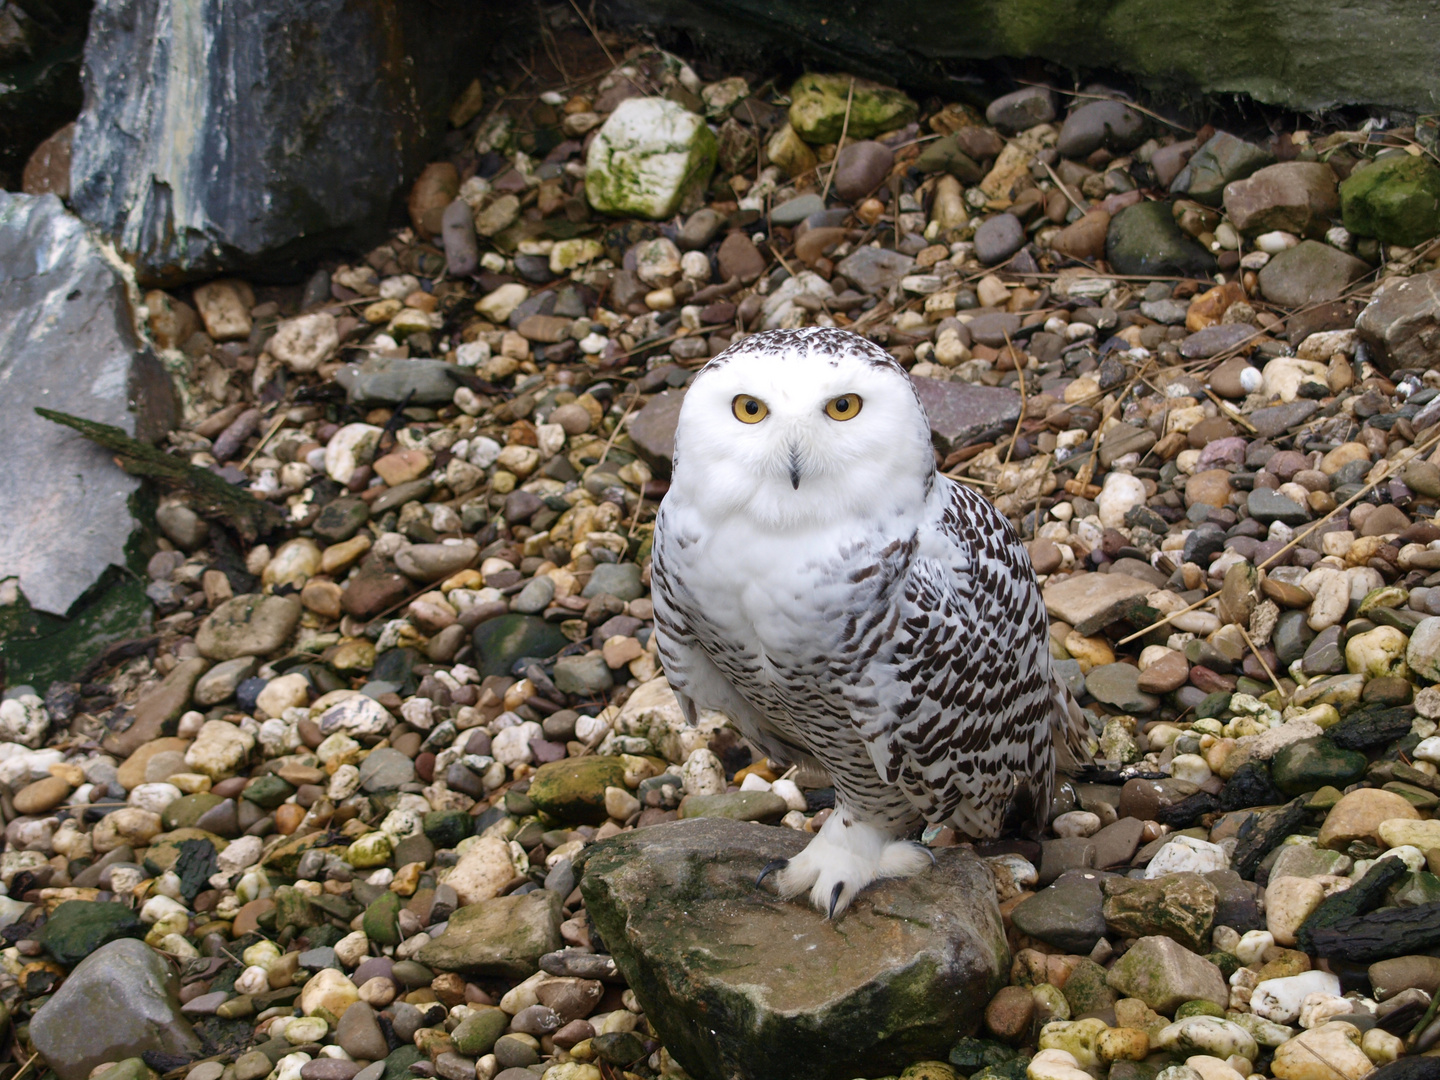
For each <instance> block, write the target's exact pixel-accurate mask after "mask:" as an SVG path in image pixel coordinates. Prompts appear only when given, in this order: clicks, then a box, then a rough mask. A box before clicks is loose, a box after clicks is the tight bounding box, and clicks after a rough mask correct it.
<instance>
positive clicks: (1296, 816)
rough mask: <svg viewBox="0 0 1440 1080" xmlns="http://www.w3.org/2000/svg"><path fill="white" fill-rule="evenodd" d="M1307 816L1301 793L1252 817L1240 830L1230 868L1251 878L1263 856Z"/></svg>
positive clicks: (1296, 827) (1242, 875) (1244, 876)
mask: <svg viewBox="0 0 1440 1080" xmlns="http://www.w3.org/2000/svg"><path fill="white" fill-rule="evenodd" d="M1307 816H1308V814H1307V811H1306V810H1305V797H1304V796H1302V797H1301V798H1298V799H1293V800H1291V801H1290V802H1288V803H1286V804H1285V805H1284V806H1281V807H1277V808H1276V809H1274V810H1270V811H1267V812H1266V813H1264V814H1261V815H1259V817H1256V818H1252V819H1251V820H1250V821H1249V822H1247V823H1246V824H1245V825H1244V826H1243V827H1242V828H1241V830H1240V843H1239V844H1238V845H1236V847H1235V857H1234V858H1233V859H1231V860H1230V865H1231V868H1232V869H1234V870H1235V872H1236V873H1238V874H1239V875H1240V876H1241V877H1243V878H1248V879H1251V880H1253V879H1254V877H1255V871H1256V870H1257V869H1258V868H1259V866H1260V863H1261V861H1262V860H1263V859H1264V858H1265V856H1266V855H1268V854H1270V851H1271V849H1272V848H1274V847H1275V845H1277V844H1279V843H1280V841H1282V840H1284V839H1285V837H1287V836H1289V835H1290V834H1291V833H1293V832H1294V831H1295V830H1296V829H1298V828H1299V827H1300V826H1301V825H1302V824H1304V822H1305V819H1306V817H1307Z"/></svg>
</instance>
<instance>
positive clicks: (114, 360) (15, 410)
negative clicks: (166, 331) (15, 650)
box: [0, 192, 177, 615]
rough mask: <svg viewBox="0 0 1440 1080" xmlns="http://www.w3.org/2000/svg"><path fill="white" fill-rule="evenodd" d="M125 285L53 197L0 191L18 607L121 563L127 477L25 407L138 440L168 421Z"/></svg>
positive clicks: (2, 366)
mask: <svg viewBox="0 0 1440 1080" xmlns="http://www.w3.org/2000/svg"><path fill="white" fill-rule="evenodd" d="M126 288H127V287H126V284H125V281H124V279H122V278H121V276H120V275H119V274H118V273H117V272H116V270H115V268H114V266H112V265H111V263H110V262H109V261H108V260H107V259H106V258H105V256H104V255H103V254H102V253H101V251H100V248H99V245H98V244H97V243H96V241H95V239H94V238H93V237H92V235H91V234H90V232H89V231H88V230H87V229H86V228H85V226H84V224H83V223H82V222H81V221H80V220H79V219H78V218H76V217H75V216H74V215H73V214H70V213H68V212H67V211H66V209H65V207H64V206H63V205H62V204H61V202H60V200H59V199H57V198H56V197H55V196H53V195H43V196H40V197H33V196H30V195H17V194H12V193H10V192H0V311H4V312H5V313H6V315H5V317H4V318H3V319H0V450H3V453H4V456H5V458H6V459H7V460H8V461H10V462H12V463H19V462H23V463H24V467H23V468H10V469H6V470H4V471H3V473H0V505H3V506H8V507H22V506H23V507H25V513H23V514H12V515H10V519H9V520H8V521H7V522H6V526H5V528H4V529H0V578H3V577H11V576H18V577H19V579H20V589H21V591H22V592H24V594H25V596H26V599H28V600H29V602H30V604H31V606H32V607H34V608H35V609H37V610H39V611H44V612H48V613H50V614H53V615H63V614H65V613H66V612H67V611H68V610H69V609H70V607H71V605H72V604H74V602H75V601H76V600H77V599H78V598H79V597H80V595H81V594H82V593H83V592H85V590H86V589H88V588H89V587H90V586H91V585H93V584H94V583H95V580H96V579H97V578H98V577H99V576H100V574H101V573H102V572H103V571H104V570H105V568H106V567H107V566H110V565H111V564H115V565H118V566H123V565H125V542H126V540H127V539H128V538H129V536H130V533H131V532H132V531H133V530H134V527H135V523H134V521H133V519H132V518H131V517H130V511H129V509H128V506H127V502H128V500H129V498H130V495H131V494H132V493H133V492H134V491H135V489H136V488H138V487H139V486H140V481H139V480H137V479H136V478H134V477H132V476H130V475H128V474H127V473H124V472H122V471H121V470H120V468H119V467H118V466H116V464H115V462H114V460H113V455H112V454H110V453H109V452H107V451H106V450H104V449H102V448H101V447H99V446H97V445H95V444H94V443H91V442H90V441H88V440H87V439H85V438H83V437H81V436H80V435H79V434H77V433H76V432H74V431H71V430H70V429H68V428H65V427H61V426H59V425H57V424H53V423H51V422H50V421H48V420H43V419H41V418H40V417H39V416H36V415H35V412H34V410H35V407H36V406H43V407H45V408H49V409H55V410H58V411H60V412H67V413H72V414H74V415H77V416H83V417H85V418H86V419H89V420H97V421H100V422H101V423H106V424H111V425H113V426H115V427H118V428H121V429H123V430H124V431H125V433H126V434H128V435H133V436H134V437H136V438H139V439H143V440H146V441H153V440H155V439H158V438H159V437H160V436H161V435H163V434H164V433H165V432H166V431H167V430H169V429H170V428H171V427H173V426H174V424H175V422H176V419H177V417H176V406H175V396H174V390H173V388H172V387H171V385H170V380H169V378H168V376H166V374H165V371H164V369H163V368H162V367H161V366H160V362H159V360H158V359H157V358H156V357H155V354H154V353H153V352H152V351H151V350H150V348H149V346H148V345H146V344H145V342H144V341H143V340H142V339H141V337H140V335H139V334H138V333H137V332H136V329H135V325H134V323H133V322H132V321H131V315H130V303H129V299H128V297H127V294H126ZM131 401H134V402H135V408H133V409H132V407H131V405H130V402H131ZM62 536H63V537H64V538H65V543H64V544H61V545H57V544H56V542H55V539H56V537H62Z"/></svg>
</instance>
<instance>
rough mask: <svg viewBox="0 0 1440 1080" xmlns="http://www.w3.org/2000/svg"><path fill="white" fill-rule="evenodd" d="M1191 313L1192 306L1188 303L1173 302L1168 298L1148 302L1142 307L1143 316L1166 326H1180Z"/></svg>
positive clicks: (1183, 301)
mask: <svg viewBox="0 0 1440 1080" xmlns="http://www.w3.org/2000/svg"><path fill="white" fill-rule="evenodd" d="M1189 312H1190V304H1189V303H1188V302H1187V301H1185V300H1171V299H1169V298H1168V297H1167V298H1166V299H1164V300H1146V301H1144V302H1143V303H1141V305H1140V314H1141V315H1144V316H1145V317H1146V318H1147V319H1154V320H1155V321H1156V322H1158V323H1162V324H1164V325H1165V326H1180V325H1181V324H1182V323H1184V322H1185V316H1186V315H1188V314H1189Z"/></svg>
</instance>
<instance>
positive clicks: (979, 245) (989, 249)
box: [975, 214, 1025, 266]
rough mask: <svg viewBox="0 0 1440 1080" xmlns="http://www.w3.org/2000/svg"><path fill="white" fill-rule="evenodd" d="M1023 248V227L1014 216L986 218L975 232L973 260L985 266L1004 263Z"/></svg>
mask: <svg viewBox="0 0 1440 1080" xmlns="http://www.w3.org/2000/svg"><path fill="white" fill-rule="evenodd" d="M1024 246H1025V226H1024V225H1022V224H1020V219H1019V218H1017V217H1016V216H1015V215H1014V214H996V215H995V216H994V217H992V218H986V219H985V220H984V221H982V222H981V223H980V227H979V228H978V229H976V230H975V258H977V259H979V260H980V261H981V262H982V263H983V264H985V265H986V266H993V265H995V264H996V263H998V262H1004V261H1005V260H1006V259H1008V258H1010V256H1011V255H1014V254H1015V253H1016V252H1017V251H1019V250H1020V249H1021V248H1022V247H1024Z"/></svg>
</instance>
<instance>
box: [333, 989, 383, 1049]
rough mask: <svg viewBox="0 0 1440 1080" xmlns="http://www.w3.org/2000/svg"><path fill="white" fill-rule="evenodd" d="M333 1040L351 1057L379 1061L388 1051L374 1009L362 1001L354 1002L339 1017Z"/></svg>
mask: <svg viewBox="0 0 1440 1080" xmlns="http://www.w3.org/2000/svg"><path fill="white" fill-rule="evenodd" d="M335 1041H336V1042H337V1043H338V1044H339V1045H340V1049H342V1050H344V1051H345V1052H346V1053H347V1054H349V1055H350V1056H351V1057H352V1058H361V1059H363V1060H365V1061H379V1060H380V1059H381V1058H383V1057H384V1056H385V1055H386V1054H388V1053H389V1052H390V1048H389V1046H388V1045H387V1044H386V1042H385V1033H384V1032H383V1031H381V1030H380V1022H379V1021H378V1020H377V1019H376V1018H375V1010H374V1009H373V1008H371V1007H370V1006H369V1005H367V1004H366V1003H365V1002H363V1001H357V1002H355V1003H354V1004H353V1005H351V1006H350V1007H349V1008H348V1009H346V1010H345V1012H344V1014H343V1015H342V1016H341V1017H340V1022H339V1024H337V1025H336V1027H335Z"/></svg>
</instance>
